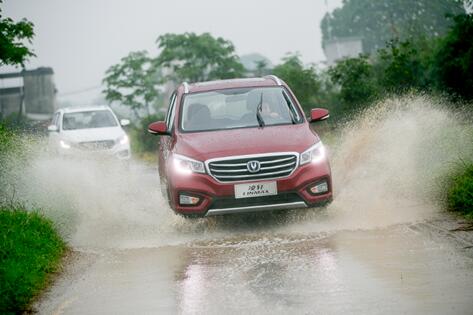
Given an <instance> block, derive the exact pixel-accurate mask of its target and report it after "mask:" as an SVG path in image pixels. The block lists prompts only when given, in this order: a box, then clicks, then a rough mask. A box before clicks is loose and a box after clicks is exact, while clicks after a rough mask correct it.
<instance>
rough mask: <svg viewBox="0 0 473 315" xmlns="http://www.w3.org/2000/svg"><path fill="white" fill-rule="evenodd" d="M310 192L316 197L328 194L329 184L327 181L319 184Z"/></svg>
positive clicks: (310, 189) (311, 188)
mask: <svg viewBox="0 0 473 315" xmlns="http://www.w3.org/2000/svg"><path fill="white" fill-rule="evenodd" d="M309 191H310V192H311V193H312V194H314V195H318V194H323V193H326V192H327V191H328V183H327V182H326V181H323V182H318V183H316V184H315V185H314V186H312V187H310V188H309Z"/></svg>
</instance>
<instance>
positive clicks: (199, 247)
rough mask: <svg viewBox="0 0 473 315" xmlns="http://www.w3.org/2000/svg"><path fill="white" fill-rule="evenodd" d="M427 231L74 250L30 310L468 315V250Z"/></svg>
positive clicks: (471, 268) (471, 295)
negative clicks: (49, 288) (36, 307)
mask: <svg viewBox="0 0 473 315" xmlns="http://www.w3.org/2000/svg"><path fill="white" fill-rule="evenodd" d="M432 226H433V225H430V224H428V223H418V224H399V225H394V226H391V227H388V228H383V229H372V230H353V231H337V232H334V233H321V234H313V235H298V234H292V235H287V234H286V235H285V234H273V233H264V232H260V233H250V234H249V235H239V236H238V237H235V238H232V237H230V238H218V239H214V240H206V241H196V242H190V243H187V244H183V245H176V246H163V247H157V248H135V249H121V250H118V249H115V250H113V249H109V250H100V251H87V250H80V251H79V252H78V253H76V254H75V255H73V256H75V258H73V259H72V260H73V261H72V264H71V265H70V266H69V267H68V268H67V269H66V271H65V272H64V274H63V275H62V276H61V277H60V278H59V279H58V280H57V282H56V285H55V286H54V287H53V288H52V290H51V291H50V292H48V294H47V295H46V296H45V298H44V299H43V301H42V302H41V303H40V304H39V305H38V310H39V312H40V313H44V314H99V313H100V314H156V313H163V314H170V313H183V314H222V313H226V314H234V313H249V312H253V313H255V314H269V313H271V314H275V313H277V314H287V313H296V314H342V313H355V314H381V313H382V314H399V313H405V314H471V313H472V312H473V290H472V288H473V250H472V249H471V247H470V245H471V244H470V245H468V244H469V242H468V241H463V239H454V238H452V237H445V235H444V233H441V232H439V230H437V229H436V228H435V226H434V228H432ZM447 234H449V233H448V232H447Z"/></svg>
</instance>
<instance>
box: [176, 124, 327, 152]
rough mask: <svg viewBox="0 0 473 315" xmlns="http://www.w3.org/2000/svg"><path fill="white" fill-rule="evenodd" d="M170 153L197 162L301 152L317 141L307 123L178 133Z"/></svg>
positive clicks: (315, 135)
mask: <svg viewBox="0 0 473 315" xmlns="http://www.w3.org/2000/svg"><path fill="white" fill-rule="evenodd" d="M177 138H178V139H177V141H176V147H175V148H174V151H175V152H176V153H178V154H182V155H185V156H188V157H191V158H194V159H197V160H200V161H205V160H207V159H211V158H216V157H224V156H232V155H246V154H259V153H270V152H299V153H300V152H303V151H304V150H306V149H308V148H309V147H310V146H311V145H313V144H314V143H316V142H317V141H318V140H319V138H318V136H317V134H316V133H315V132H313V131H312V130H311V129H310V127H309V125H308V124H299V125H284V126H266V127H264V128H243V129H231V130H219V131H206V132H193V133H180V134H178V135H177Z"/></svg>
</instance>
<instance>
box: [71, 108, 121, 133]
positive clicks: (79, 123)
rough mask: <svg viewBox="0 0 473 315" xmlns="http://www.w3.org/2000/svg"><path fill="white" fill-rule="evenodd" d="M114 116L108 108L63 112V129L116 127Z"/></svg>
mask: <svg viewBox="0 0 473 315" xmlns="http://www.w3.org/2000/svg"><path fill="white" fill-rule="evenodd" d="M117 125H118V123H117V120H116V119H115V116H113V114H112V113H111V112H110V111H109V110H95V111H84V112H73V113H64V115H63V118H62V129H63V130H75V129H89V128H105V127H116V126H117Z"/></svg>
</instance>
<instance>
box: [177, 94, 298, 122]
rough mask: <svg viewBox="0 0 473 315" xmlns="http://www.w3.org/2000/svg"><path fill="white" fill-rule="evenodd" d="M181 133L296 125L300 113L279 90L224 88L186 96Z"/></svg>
mask: <svg viewBox="0 0 473 315" xmlns="http://www.w3.org/2000/svg"><path fill="white" fill-rule="evenodd" d="M181 112H182V113H181V128H182V130H183V131H205V130H222V129H233V128H245V127H257V126H261V127H264V126H271V125H282V124H296V123H300V122H302V116H301V115H300V112H299V110H298V109H297V107H296V106H294V104H293V103H292V101H291V98H290V97H289V96H288V95H287V93H286V91H285V90H284V89H283V88H281V87H267V88H243V89H227V90H218V91H212V92H205V93H196V94H189V95H187V96H186V97H185V99H184V104H183V105H182V111H181Z"/></svg>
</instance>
